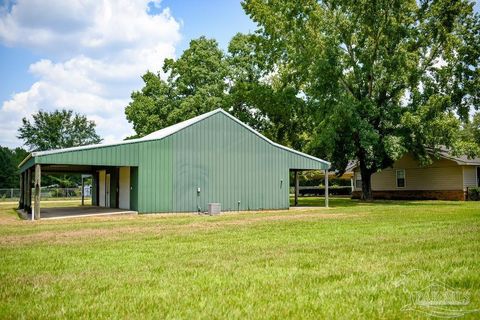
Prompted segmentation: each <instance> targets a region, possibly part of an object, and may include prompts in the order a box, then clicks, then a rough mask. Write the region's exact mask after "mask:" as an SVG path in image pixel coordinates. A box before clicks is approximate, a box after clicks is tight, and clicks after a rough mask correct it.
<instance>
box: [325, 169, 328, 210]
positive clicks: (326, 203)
mask: <svg viewBox="0 0 480 320" xmlns="http://www.w3.org/2000/svg"><path fill="white" fill-rule="evenodd" d="M325 208H328V169H326V170H325Z"/></svg>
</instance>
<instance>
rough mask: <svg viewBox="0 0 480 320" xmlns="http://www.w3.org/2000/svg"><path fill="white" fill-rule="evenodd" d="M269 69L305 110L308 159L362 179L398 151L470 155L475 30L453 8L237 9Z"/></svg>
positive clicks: (304, 5)
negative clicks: (311, 155) (252, 28)
mask: <svg viewBox="0 0 480 320" xmlns="http://www.w3.org/2000/svg"><path fill="white" fill-rule="evenodd" d="M243 7H244V9H245V11H246V12H247V14H249V15H250V17H251V18H252V19H253V20H254V21H255V22H256V23H257V24H258V25H259V29H258V30H257V34H258V35H259V36H261V37H263V39H264V43H266V44H268V58H269V65H270V67H271V68H272V70H275V72H276V73H278V74H279V78H280V79H285V80H286V81H288V83H290V84H291V87H292V88H295V90H296V93H297V95H298V96H301V97H304V99H305V101H306V102H307V103H308V105H309V108H310V110H311V111H310V115H311V117H310V121H311V123H312V125H313V129H312V133H313V137H312V139H311V141H310V143H309V145H308V147H309V148H310V150H311V151H313V152H316V153H317V154H318V155H320V156H324V157H328V159H331V160H332V162H333V165H334V167H335V168H336V169H339V170H340V171H342V170H344V169H345V167H346V165H347V162H348V160H350V159H354V158H356V159H358V161H359V165H360V171H361V175H362V182H363V183H362V198H363V199H371V197H372V194H371V175H372V174H373V173H375V172H377V171H378V170H381V169H384V168H386V167H388V166H390V165H392V163H393V162H394V161H395V160H396V159H398V158H399V157H400V156H401V155H403V154H404V153H405V152H407V151H412V152H413V153H414V154H415V155H416V156H417V157H418V159H419V160H420V161H421V162H422V163H428V162H429V161H431V157H432V153H431V151H432V150H433V156H435V155H436V154H437V153H438V151H439V148H440V147H441V146H446V147H448V148H451V149H453V150H454V151H455V152H457V153H461V152H462V153H465V152H468V153H470V155H471V153H472V150H473V144H471V143H469V142H468V141H462V140H461V137H462V135H461V133H460V124H461V121H466V119H467V118H468V113H469V111H470V110H471V109H473V108H477V107H478V106H479V104H478V102H479V98H480V95H479V93H480V83H479V81H480V80H479V79H480V77H479V75H480V71H479V68H478V66H479V63H480V41H479V40H480V32H479V31H480V23H479V16H478V15H476V14H474V13H473V3H471V2H468V1H462V0H456V1H451V0H438V1H428V0H422V1H416V0H380V1H373V2H372V1H369V0H360V1H356V0H355V1H353V0H321V1H317V0H301V1H298V0H268V1H267V0H245V1H244V2H243Z"/></svg>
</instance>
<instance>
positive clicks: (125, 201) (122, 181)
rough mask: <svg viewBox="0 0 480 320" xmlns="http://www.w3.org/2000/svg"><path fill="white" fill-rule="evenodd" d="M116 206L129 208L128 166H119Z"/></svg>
mask: <svg viewBox="0 0 480 320" xmlns="http://www.w3.org/2000/svg"><path fill="white" fill-rule="evenodd" d="M118 182H119V190H118V197H119V202H118V207H119V208H120V209H127V210H130V167H120V177H119V181H118Z"/></svg>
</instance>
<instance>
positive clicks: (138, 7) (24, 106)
mask: <svg viewBox="0 0 480 320" xmlns="http://www.w3.org/2000/svg"><path fill="white" fill-rule="evenodd" d="M149 5H152V6H155V7H156V8H158V7H159V6H160V2H159V1H155V2H149V1H145V0H135V1H115V0H111V1H106V0H105V1H96V0H95V1H60V0H59V1H38V0H30V1H22V0H19V1H18V2H17V3H15V4H13V6H12V8H11V9H10V10H7V9H6V7H4V8H3V9H1V10H0V42H2V43H4V44H6V45H9V46H23V47H26V48H29V49H31V50H36V51H39V52H41V53H43V54H45V55H47V57H48V59H43V60H40V61H37V62H36V63H33V64H32V65H30V67H29V72H31V73H32V74H33V75H34V76H35V77H36V78H37V79H38V81H37V82H35V83H34V84H33V85H32V86H31V88H30V89H29V90H27V91H25V92H21V93H17V94H15V95H14V96H13V97H12V98H11V99H10V100H9V101H5V102H3V104H2V107H1V109H0V119H2V120H1V121H0V145H10V146H13V145H19V144H20V142H19V141H18V140H17V139H16V138H15V136H16V129H17V128H18V127H19V125H20V124H21V118H22V117H25V116H27V117H28V116H30V115H31V114H32V113H33V112H35V111H37V110H39V109H40V108H41V109H43V110H53V109H56V108H70V109H73V110H74V111H76V112H80V113H84V114H86V115H87V117H88V118H89V119H92V120H94V121H95V122H96V123H97V131H98V133H99V134H100V135H101V136H102V137H103V138H104V139H105V141H107V142H111V141H113V140H120V139H122V138H124V137H125V136H127V135H130V134H132V133H133V131H132V129H131V125H130V124H128V123H127V121H126V120H125V116H124V108H125V106H126V105H127V104H128V102H129V100H130V94H131V92H132V90H136V89H139V88H141V86H142V81H141V78H140V76H141V75H142V74H144V73H145V71H147V70H152V71H159V70H161V66H162V63H163V60H164V59H165V58H167V57H173V56H174V54H175V45H176V44H177V43H178V41H179V40H180V32H179V29H180V25H179V23H178V22H177V21H176V20H175V19H174V18H173V17H172V16H171V14H170V12H169V10H168V9H164V10H163V11H161V13H160V14H158V15H150V14H149Z"/></svg>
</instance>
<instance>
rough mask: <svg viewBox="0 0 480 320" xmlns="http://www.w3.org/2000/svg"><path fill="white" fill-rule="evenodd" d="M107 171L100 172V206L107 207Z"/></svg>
mask: <svg viewBox="0 0 480 320" xmlns="http://www.w3.org/2000/svg"><path fill="white" fill-rule="evenodd" d="M105 175H106V172H105V170H100V171H98V205H99V206H100V207H105Z"/></svg>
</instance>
